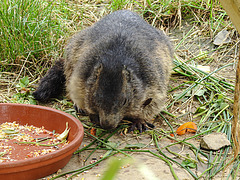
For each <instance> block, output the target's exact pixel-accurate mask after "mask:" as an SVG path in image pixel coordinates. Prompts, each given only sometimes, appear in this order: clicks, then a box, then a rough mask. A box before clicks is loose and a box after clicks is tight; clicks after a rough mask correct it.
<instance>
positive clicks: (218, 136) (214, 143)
mask: <svg viewBox="0 0 240 180" xmlns="http://www.w3.org/2000/svg"><path fill="white" fill-rule="evenodd" d="M230 145H231V143H230V141H229V140H228V139H227V135H226V134H225V133H217V132H215V133H212V134H208V135H206V136H203V137H202V139H201V141H200V147H201V148H203V149H206V150H215V151H216V150H219V149H221V148H222V147H225V146H230Z"/></svg>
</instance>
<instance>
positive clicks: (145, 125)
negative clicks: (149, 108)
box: [128, 120, 155, 133]
mask: <svg viewBox="0 0 240 180" xmlns="http://www.w3.org/2000/svg"><path fill="white" fill-rule="evenodd" d="M154 127H155V126H154V125H153V124H151V123H149V122H147V121H145V120H142V121H141V120H134V121H133V122H132V125H131V126H130V128H129V129H128V132H132V131H134V129H135V128H137V130H139V132H140V133H142V132H143V131H146V130H148V129H149V128H150V129H153V128H154Z"/></svg>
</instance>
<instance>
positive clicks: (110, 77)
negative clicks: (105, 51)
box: [87, 63, 133, 129]
mask: <svg viewBox="0 0 240 180" xmlns="http://www.w3.org/2000/svg"><path fill="white" fill-rule="evenodd" d="M114 66H115V67H114ZM130 78H131V74H130V72H129V71H128V70H127V69H126V67H124V66H123V65H121V64H115V65H114V64H104V63H97V64H96V65H95V67H94V70H93V72H92V74H91V77H89V79H88V82H89V86H88V87H87V88H89V91H88V92H89V93H88V94H87V96H88V97H87V98H88V103H87V104H88V106H89V108H90V109H91V111H94V112H95V113H96V114H98V117H99V124H100V126H101V127H102V128H104V129H113V128H115V127H116V126H117V125H118V124H119V122H120V121H121V120H122V119H123V117H124V114H125V112H126V109H127V107H128V106H129V103H130V102H131V100H132V97H133V91H132V88H131V84H130ZM92 82H94V83H93V84H92ZM95 121H96V119H95Z"/></svg>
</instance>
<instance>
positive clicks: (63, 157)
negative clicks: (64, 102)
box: [0, 103, 84, 180]
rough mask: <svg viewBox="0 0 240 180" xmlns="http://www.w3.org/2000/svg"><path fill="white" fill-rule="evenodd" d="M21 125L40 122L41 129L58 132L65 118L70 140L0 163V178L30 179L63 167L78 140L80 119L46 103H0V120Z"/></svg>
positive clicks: (80, 127) (80, 136)
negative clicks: (48, 150) (54, 148)
mask: <svg viewBox="0 0 240 180" xmlns="http://www.w3.org/2000/svg"><path fill="white" fill-rule="evenodd" d="M13 121H16V122H17V123H19V124H21V125H24V124H27V123H28V124H29V125H34V126H36V127H42V126H44V127H45V129H47V130H50V131H53V130H55V131H56V132H57V133H62V132H63V131H64V130H65V128H66V122H68V125H69V127H70V128H71V129H70V132H69V135H68V141H70V143H69V144H68V145H67V146H65V147H63V148H61V149H59V150H57V151H54V152H51V153H49V154H46V155H42V156H38V157H33V158H29V159H24V160H18V161H13V162H4V163H0V179H4V180H16V179H17V180H21V179H23V180H28V179H30V180H33V179H38V178H41V177H45V176H47V175H50V174H52V173H54V172H56V171H57V170H58V169H61V168H63V167H64V166H65V165H66V164H67V163H68V161H69V160H70V158H71V156H72V154H73V152H74V151H76V150H77V148H78V147H79V146H80V144H81V143H82V139H83V135H84V131H83V126H82V124H81V122H80V121H79V120H78V119H76V118H74V117H73V116H71V115H69V114H67V113H64V112H62V111H59V110H55V109H52V108H48V107H43V106H36V105H26V104H5V103H2V104H0V123H3V122H13Z"/></svg>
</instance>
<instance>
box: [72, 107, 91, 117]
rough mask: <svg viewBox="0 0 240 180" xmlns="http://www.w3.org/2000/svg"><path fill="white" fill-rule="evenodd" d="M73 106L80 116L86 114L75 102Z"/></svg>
mask: <svg viewBox="0 0 240 180" xmlns="http://www.w3.org/2000/svg"><path fill="white" fill-rule="evenodd" d="M73 107H74V109H75V111H76V112H77V113H78V114H79V115H81V116H87V115H88V114H87V113H86V112H85V111H84V110H82V109H79V108H78V106H77V105H76V104H74V106H73Z"/></svg>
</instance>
